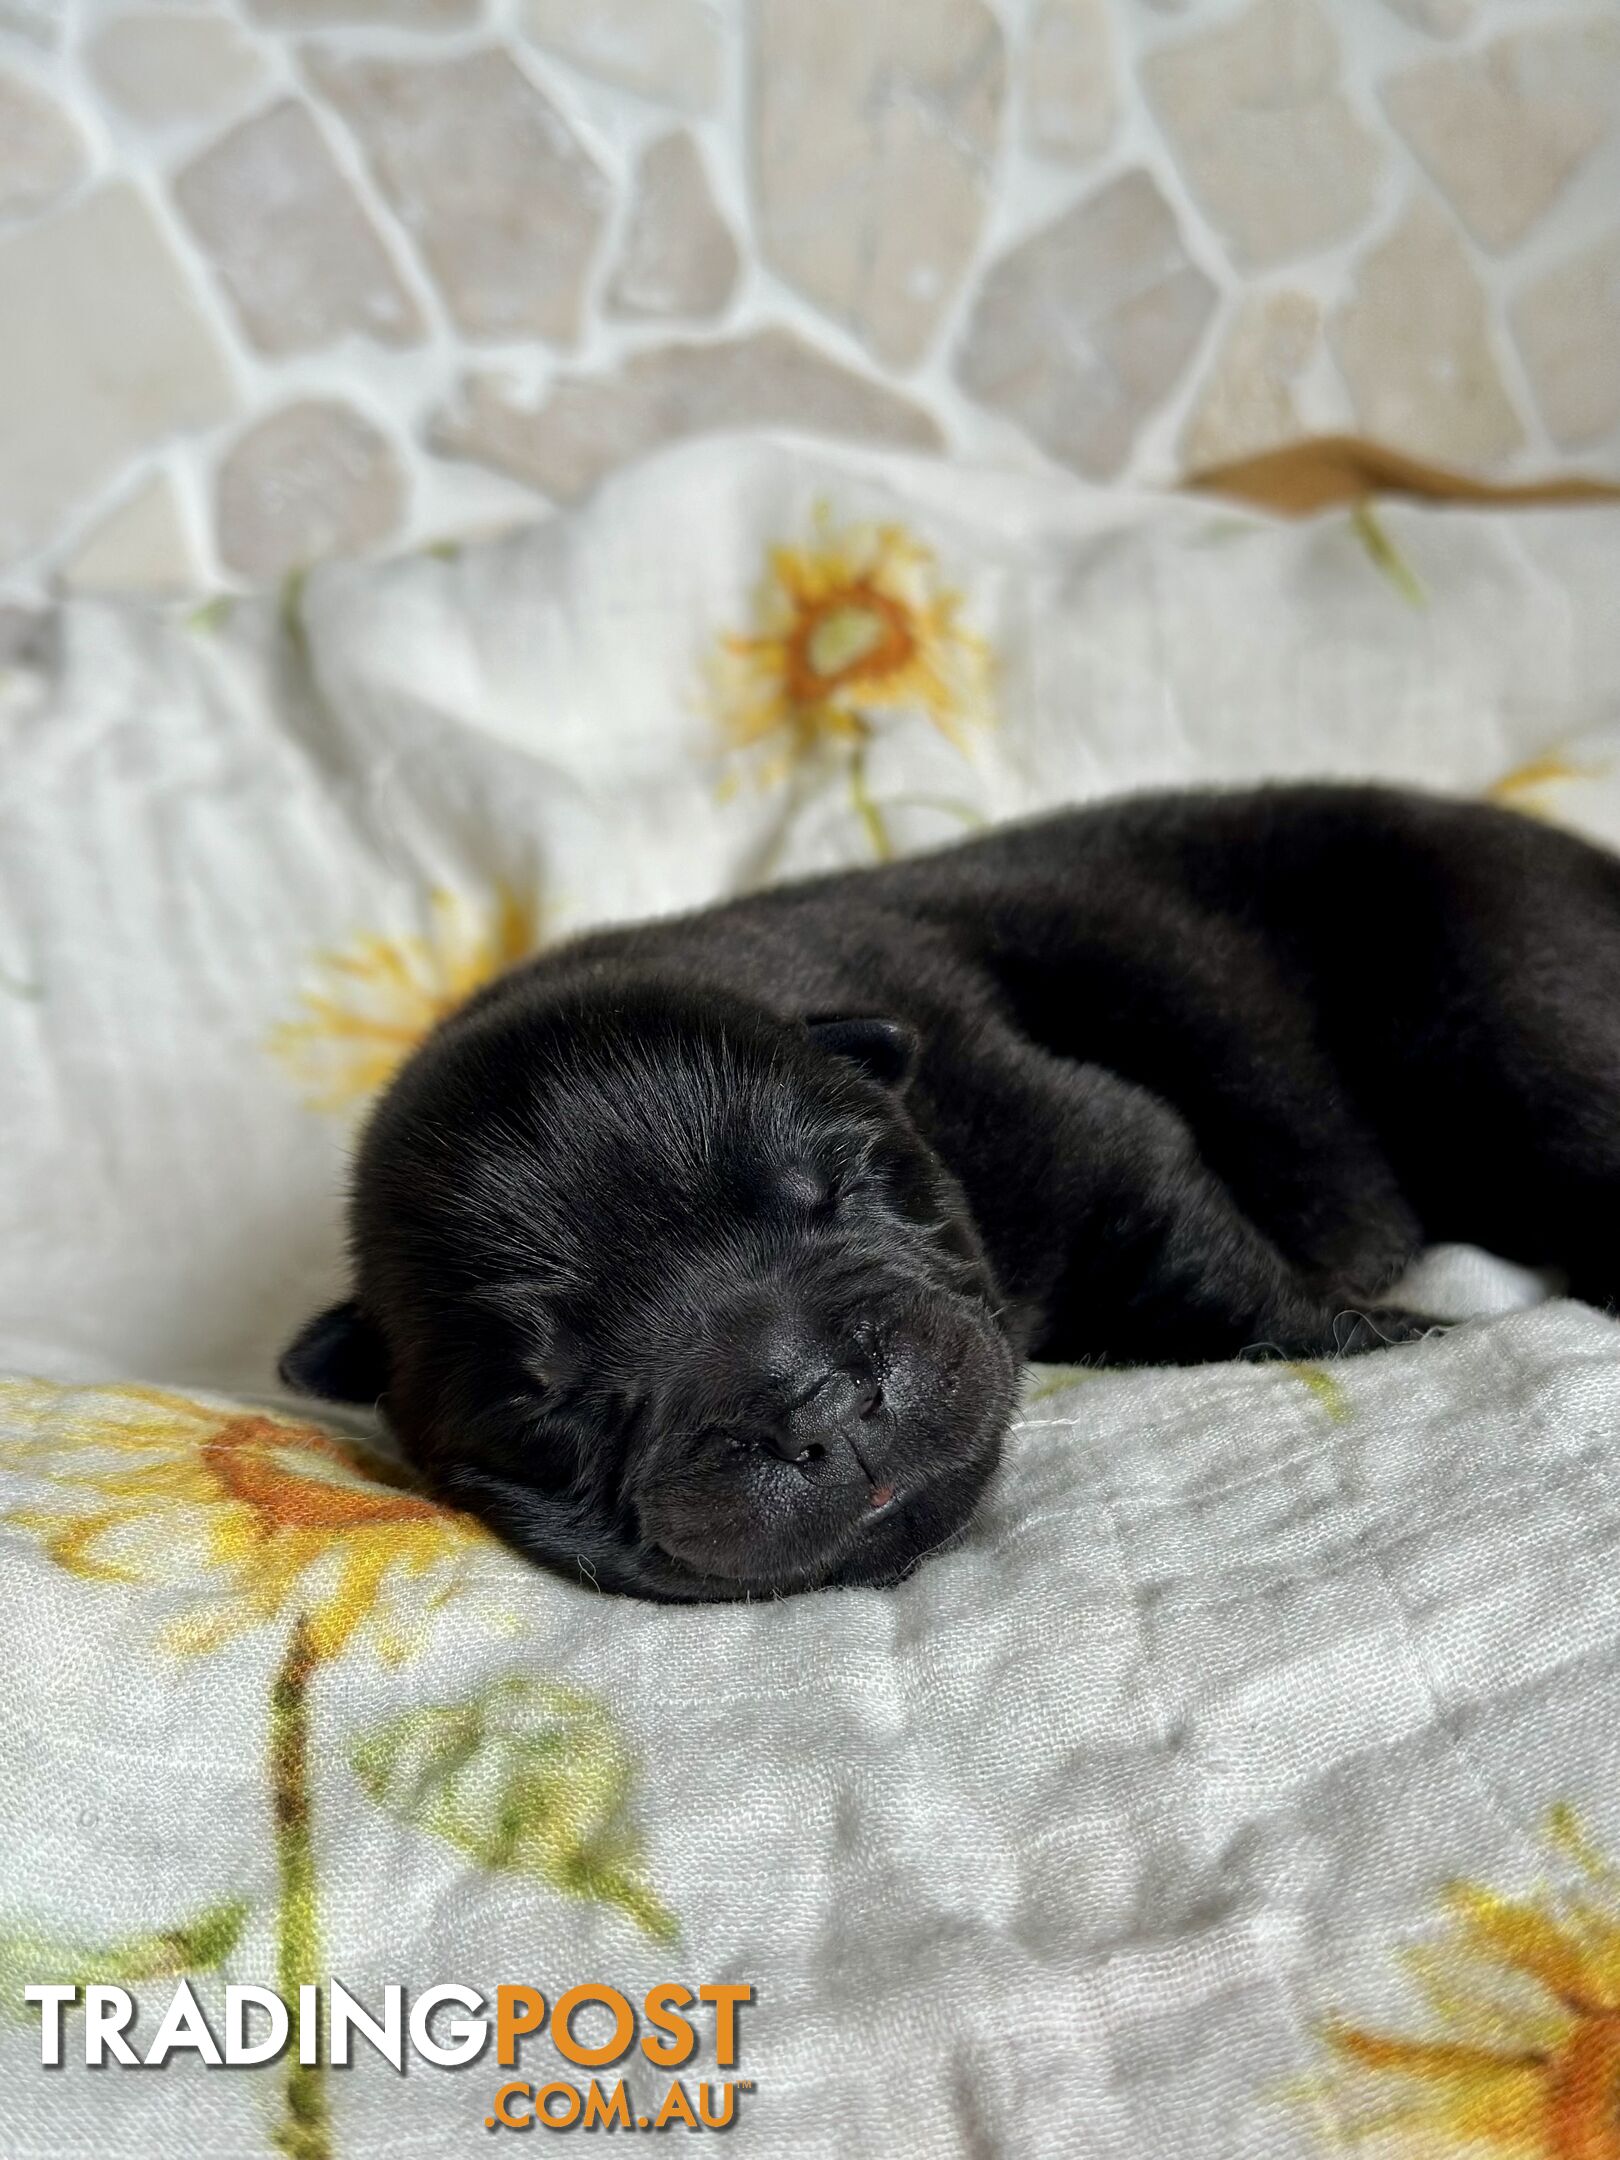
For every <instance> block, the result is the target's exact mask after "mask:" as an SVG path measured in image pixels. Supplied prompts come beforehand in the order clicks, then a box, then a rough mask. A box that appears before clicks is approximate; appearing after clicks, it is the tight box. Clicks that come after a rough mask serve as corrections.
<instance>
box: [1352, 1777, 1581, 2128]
mask: <svg viewBox="0 0 1620 2160" xmlns="http://www.w3.org/2000/svg"><path fill="white" fill-rule="evenodd" d="M1548 1837H1549V1842H1550V1843H1551V1844H1552V1846H1553V1848H1554V1849H1555V1851H1556V1852H1557V1853H1558V1854H1559V1855H1560V1856H1561V1858H1562V1859H1563V1861H1564V1862H1565V1865H1566V1866H1567V1867H1568V1869H1569V1870H1570V1872H1571V1875H1572V1877H1573V1886H1572V1887H1569V1888H1555V1889H1549V1890H1544V1891H1542V1892H1540V1893H1538V1894H1537V1895H1535V1896H1532V1897H1525V1898H1513V1897H1504V1896H1502V1895H1501V1894H1499V1893H1498V1892H1497V1891H1494V1890H1490V1889H1487V1888H1485V1887H1484V1886H1482V1885H1481V1884H1478V1883H1468V1882H1464V1883H1456V1884H1454V1885H1453V1886H1452V1887H1451V1889H1450V1890H1449V1891H1448V1892H1447V1893H1446V1896H1445V1905H1446V1910H1447V1913H1448V1916H1449V1919H1450V1923H1451V1929H1450V1933H1449V1935H1448V1937H1447V1938H1446V1939H1445V1940H1443V1941H1442V1942H1440V1943H1438V1944H1436V1945H1433V1946H1431V1947H1429V1948H1425V1949H1422V1950H1418V1951H1414V1952H1412V1953H1411V1954H1410V1955H1409V1957H1408V1959H1407V1963H1408V1965H1409V1967H1410V1969H1411V1971H1412V1973H1413V1976H1414V1978H1415V1980H1416V1981H1417V1984H1418V1987H1419V1988H1420V1990H1421V1991H1422V1993H1423V1995H1424V1997H1425V1998H1426V2000H1427V2002H1428V2004H1429V2007H1430V2009H1431V2010H1432V2012H1433V2014H1434V2019H1435V2022H1436V2025H1437V2026H1438V2028H1439V2030H1438V2032H1437V2033H1436V2034H1435V2036H1434V2037H1431V2038H1416V2039H1413V2038H1405V2037H1400V2036H1396V2035H1392V2034H1387V2033H1379V2032H1368V2031H1365V2030H1362V2029H1361V2028H1359V2027H1356V2026H1352V2025H1348V2024H1334V2025H1331V2026H1330V2027H1329V2028H1328V2030H1327V2033H1326V2039H1327V2041H1328V2044H1329V2046H1330V2047H1331V2048H1332V2049H1333V2051H1334V2053H1335V2055H1336V2056H1337V2057H1338V2058H1339V2060H1340V2062H1341V2063H1342V2064H1343V2065H1345V2066H1346V2070H1347V2073H1348V2074H1346V2075H1345V2076H1343V2077H1342V2078H1341V2079H1339V2080H1336V2081H1335V2084H1334V2088H1333V2089H1334V2093H1335V2095H1336V2097H1337V2098H1338V2099H1339V2100H1340V2101H1341V2102H1343V2103H1345V2104H1346V2106H1347V2107H1348V2109H1349V2111H1350V2121H1349V2125H1348V2133H1347V2134H1348V2136H1349V2138H1350V2139H1351V2141H1352V2142H1356V2143H1365V2142H1367V2141H1372V2140H1376V2141H1378V2143H1379V2146H1380V2149H1382V2150H1386V2151H1390V2152H1398V2153H1402V2154H1414V2155H1415V2154H1420V2153H1421V2154H1422V2155H1424V2156H1425V2160H1442V2156H1447V2155H1455V2156H1457V2160H1463V2156H1464V2155H1473V2156H1478V2160H1485V2156H1486V2155H1489V2154H1493V2153H1494V2154H1503V2155H1511V2156H1512V2160H1620V1871H1617V1870H1616V1869H1615V1868H1614V1867H1613V1865H1612V1864H1611V1863H1610V1862H1608V1861H1607V1860H1605V1859H1604V1858H1603V1857H1602V1856H1601V1855H1600V1854H1599V1853H1598V1852H1596V1851H1595V1850H1594V1849H1593V1847H1592V1846H1591V1844H1590V1843H1589V1841H1588V1840H1587V1838H1586V1836H1585V1834H1584V1832H1583V1831H1582V1829H1581V1827H1580V1824H1579V1822H1578V1821H1577V1819H1576V1817H1575V1815H1574V1813H1573V1811H1572V1810H1571V1809H1569V1808H1568V1807H1556V1808H1554V1809H1552V1810H1551V1811H1550V1813H1549V1816H1548Z"/></svg>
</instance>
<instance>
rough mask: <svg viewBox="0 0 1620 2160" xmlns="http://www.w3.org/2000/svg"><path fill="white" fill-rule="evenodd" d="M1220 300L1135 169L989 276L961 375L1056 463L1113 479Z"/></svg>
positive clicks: (962, 354)
mask: <svg viewBox="0 0 1620 2160" xmlns="http://www.w3.org/2000/svg"><path fill="white" fill-rule="evenodd" d="M1214 306H1215V287H1214V285H1213V284H1212V283H1211V282H1210V280H1209V279H1208V278H1207V277H1206V276H1205V275H1204V273H1203V271H1202V270H1200V269H1198V268H1197V267H1196V265H1195V264H1194V263H1193V262H1192V261H1191V259H1190V258H1189V256H1188V254H1187V251H1186V249H1185V247H1184V246H1183V244H1182V239H1181V234H1180V231H1179V230H1178V228H1177V225H1176V220H1175V215H1174V213H1173V212H1172V210H1171V208H1170V205H1169V204H1168V203H1167V202H1166V201H1165V199H1164V197H1163V195H1162V194H1161V193H1160V192H1159V189H1158V186H1157V185H1156V183H1155V182H1154V180H1153V179H1152V177H1151V176H1150V175H1149V174H1148V173H1145V172H1129V173H1125V174H1122V175H1121V177H1120V178H1119V179H1117V180H1111V181H1109V183H1108V184H1107V186H1106V187H1102V188H1099V189H1098V190H1097V192H1096V193H1095V194H1094V195H1090V196H1088V197H1087V198H1086V199H1085V200H1084V201H1083V202H1080V203H1077V204H1076V205H1075V207H1074V208H1073V209H1072V210H1068V211H1065V212H1064V214H1063V216H1062V217H1060V218H1058V219H1057V220H1056V222H1055V223H1053V224H1051V225H1048V226H1046V227H1045V228H1044V229H1043V230H1042V231H1040V232H1037V233H1036V234H1034V235H1033V236H1032V237H1031V238H1030V239H1028V240H1025V241H1022V242H1020V243H1019V245H1018V246H1016V247H1014V248H1012V249H1011V250H1009V252H1008V253H1007V254H1005V255H1003V256H1002V257H1001V258H1000V260H999V261H998V262H996V263H994V264H992V265H991V267H990V269H989V270H987V271H986V273H985V275H984V277H983V279H982V281H981V283H980V287H979V296H978V300H977V303H976V304H975V307H974V310H973V315H972V319H971V321H970V322H969V324H968V327H967V332H966V335H965V336H964V338H963V341H962V345H961V348H960V350H959V352H958V353H957V356H956V363H955V366H956V379H957V381H958V382H959V383H960V384H961V385H962V387H963V389H964V390H966V391H967V393H968V394H969V396H970V397H974V398H977V399H978V401H979V403H980V404H981V405H988V406H990V407H992V408H993V409H994V410H995V411H997V412H1002V413H1005V414H1006V415H1007V417H1008V418H1009V419H1010V420H1014V421H1016V422H1017V424H1018V425H1019V426H1020V427H1021V428H1023V429H1024V430H1025V432H1026V433H1027V434H1029V435H1031V436H1033V437H1034V439H1035V441H1036V442H1038V443H1039V444H1040V446H1041V448H1042V449H1043V450H1045V451H1046V452H1047V454H1048V456H1050V457H1054V458H1056V459H1057V460H1058V461H1059V462H1060V463H1061V464H1064V465H1072V466H1073V467H1074V468H1075V469H1076V471H1078V472H1083V473H1086V474H1088V475H1090V477H1092V478H1093V479H1107V478H1110V477H1111V476H1112V475H1113V474H1115V473H1117V472H1118V471H1119V470H1120V468H1121V466H1123V465H1124V463H1125V461H1126V459H1127V457H1128V456H1129V455H1130V450H1131V444H1132V442H1133V441H1134V439H1135V435H1136V430H1137V428H1138V427H1139V425H1140V424H1141V422H1142V420H1143V419H1144V418H1145V417H1146V415H1147V414H1148V413H1149V412H1151V411H1152V410H1153V408H1154V407H1155V406H1157V405H1159V404H1160V403H1162V401H1163V400H1164V399H1165V398H1166V397H1167V396H1168V395H1169V393H1170V391H1171V390H1172V389H1173V388H1174V386H1175V384H1176V383H1177V382H1178V381H1179V380H1180V379H1181V377H1182V376H1183V375H1184V374H1185V372H1186V370H1187V366H1188V363H1189V362H1190V361H1191V359H1192V356H1193V354H1194V353H1195V352H1196V350H1197V348H1198V343H1199V340H1200V338H1201V337H1202V336H1203V333H1204V329H1205V326H1206V324H1207V323H1208V321H1209V317H1210V314H1211V312H1212V310H1213V309H1214Z"/></svg>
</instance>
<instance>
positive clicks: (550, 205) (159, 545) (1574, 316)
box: [0, 0, 1620, 595]
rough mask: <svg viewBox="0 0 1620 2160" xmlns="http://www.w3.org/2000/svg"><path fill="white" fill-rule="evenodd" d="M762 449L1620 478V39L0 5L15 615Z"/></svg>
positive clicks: (1357, 4)
mask: <svg viewBox="0 0 1620 2160" xmlns="http://www.w3.org/2000/svg"><path fill="white" fill-rule="evenodd" d="M754 423H757V424H763V425H772V424H781V423H792V424H796V425H799V426H802V427H806V428H810V429H814V430H820V431H824V432H830V433H835V434H837V433H842V434H859V435H867V436H871V437H874V438H877V439H881V440H884V441H890V442H897V443H905V444H910V445H914V446H917V447H920V448H930V447H940V448H943V447H950V448H954V449H957V450H960V451H963V452H966V453H969V454H983V455H992V456H999V457H1008V456H1011V457H1015V458H1025V459H1042V458H1050V459H1055V460H1057V461H1058V462H1060V463H1061V464H1064V465H1067V466H1069V467H1072V468H1073V469H1074V470H1075V471H1077V472H1079V473H1082V474H1084V475H1086V476H1088V477H1090V478H1093V479H1103V480H1107V479H1113V478H1116V477H1120V476H1125V477H1130V478H1134V479H1144V480H1148V481H1153V482H1160V481H1166V480H1170V479H1173V478H1174V477H1175V476H1176V475H1177V473H1178V472H1180V471H1183V470H1185V469H1187V468H1189V467H1191V466H1197V465H1203V464H1208V463H1210V462H1212V461H1215V460H1219V459H1222V458H1225V457H1230V456H1234V455H1240V454H1242V453H1244V452H1247V451H1251V450H1255V449H1259V448H1264V447H1268V446H1270V445H1273V444H1276V443H1279V442H1282V441H1286V440H1287V439H1289V438H1290V437H1292V436H1294V435H1296V434H1298V433H1301V432H1319V431H1322V430H1340V429H1351V428H1353V429H1357V430H1359V431H1360V432H1362V433H1365V434H1369V435H1373V436H1376V437H1378V438H1381V439H1382V440H1384V441H1385V442H1388V443H1391V444H1393V445H1396V446H1398V447H1400V448H1404V449H1408V450H1411V451H1414V452H1416V453H1417V454H1419V455H1421V456H1426V457H1430V458H1434V459H1437V460H1440V461H1443V462H1449V463H1454V464H1458V465H1461V466H1464V467H1466V468H1468V469H1469V470H1471V471H1475V472H1479V473H1488V474H1495V475H1512V474H1514V473H1520V472H1532V471H1534V472H1543V471H1548V470H1552V469H1574V470H1581V471H1588V472H1592V473H1597V474H1601V475H1607V476H1620V7H1617V5H1616V4H1615V0H1603V4H1592V0H1587V4H1585V5H1580V4H1576V5H1573V6H1570V7H1565V6H1561V5H1559V4H1558V0H1180V4H1177V0H0V589H4V590H8V591H11V592H13V593H21V594H24V595H26V594H28V593H30V592H34V591H37V590H39V589H40V588H41V587H42V586H44V585H46V584H48V583H49V582H51V581H53V580H57V581H62V582H65V583H67V584H68V585H70V586H76V587H80V588H85V587H91V588H96V589H102V590H109V589H129V588H140V589H147V590H153V589H158V590H161V589H178V590H200V589H206V588H209V587H213V586H217V585H250V584H254V583H259V582H262V581H265V580H269V579H274V578H277V577H279V576H281V575H283V574H284V573H285V572H286V571H287V570H288V569H290V568H292V567H295V566H297V565H299V564H302V563H306V562H309V561H312V560H315V559H317V558H319V557H320V556H322V555H325V554H329V553H333V552H345V551H346V552H360V551H365V550H368V549H374V548H393V547H396V546H401V545H407V544H411V543H414V542H421V541H424V540H431V539H434V538H438V537H448V536H450V535H453V534H460V533H465V532H468V531H471V530H477V529H480V528H483V527H487V526H489V525H490V524H492V523H504V522H507V521H509V520H510V519H512V518H513V517H514V516H520V515H526V514H529V513H531V512H532V511H533V510H534V509H535V508H536V507H537V506H540V505H542V504H543V503H544V502H545V501H555V502H566V501H570V500H574V499H576V498H578V497H579V496H580V495H581V494H583V493H584V492H586V491H587V490H588V489H589V488H590V487H591V486H592V485H593V484H594V482H595V481H596V480H597V479H598V477H599V476H600V475H601V474H602V473H604V472H606V471H608V470H610V469H611V468H612V467H614V466H615V465H617V464H619V463H621V462H623V461H624V460H625V459H626V458H628V457H631V456H633V455H635V454H636V453H637V452H638V451H640V450H642V449H644V448H646V447H648V446H650V445H653V444H655V443H657V442H659V441H661V440H664V439H667V438H668V437H670V436H672V435H677V434H682V433H690V432H693V431H696V430H702V429H709V428H716V427H725V426H738V425H748V424H754Z"/></svg>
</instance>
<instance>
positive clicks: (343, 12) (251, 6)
mask: <svg viewBox="0 0 1620 2160" xmlns="http://www.w3.org/2000/svg"><path fill="white" fill-rule="evenodd" d="M587 4H588V0H587ZM247 5H248V12H249V14H250V15H254V16H256V17H257V18H258V20H259V21H260V22H262V23H270V24H272V25H274V26H275V27H277V28H287V29H297V30H320V29H326V28H328V27H329V26H330V25H333V24H337V23H398V24H400V25H401V26H402V27H403V28H405V29H407V30H460V29H463V28H465V27H466V25H467V24H469V23H475V22H478V21H479V20H480V19H481V17H482V16H483V12H484V0H247Z"/></svg>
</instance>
